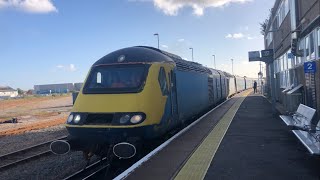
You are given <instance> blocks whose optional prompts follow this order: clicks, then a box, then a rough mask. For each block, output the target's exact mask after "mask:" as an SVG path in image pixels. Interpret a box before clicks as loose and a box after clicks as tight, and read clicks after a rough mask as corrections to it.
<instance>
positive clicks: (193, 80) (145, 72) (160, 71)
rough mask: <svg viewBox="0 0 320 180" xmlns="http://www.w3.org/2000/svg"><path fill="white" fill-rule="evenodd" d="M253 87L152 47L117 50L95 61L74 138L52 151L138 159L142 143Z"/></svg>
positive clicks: (77, 109) (78, 106)
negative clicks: (81, 152) (109, 154)
mask: <svg viewBox="0 0 320 180" xmlns="http://www.w3.org/2000/svg"><path fill="white" fill-rule="evenodd" d="M247 88H250V86H249V87H247V86H246V78H243V77H238V76H233V75H231V74H229V73H226V72H223V71H219V70H215V69H210V68H207V67H204V66H202V65H201V64H199V63H196V62H190V61H186V60H183V59H182V58H181V57H179V56H177V55H174V54H171V53H168V52H165V51H162V50H159V49H155V48H152V47H145V46H137V47H129V48H124V49H120V50H117V51H114V52H112V53H110V54H108V55H106V56H104V57H102V58H101V59H99V60H98V61H97V62H95V63H94V64H93V65H92V67H91V69H90V71H89V73H88V76H87V78H86V80H85V83H84V86H83V87H82V89H81V91H80V92H79V95H78V97H77V99H76V101H75V103H74V106H73V108H72V111H71V113H70V115H69V117H68V119H67V122H66V128H67V130H68V132H69V136H68V140H66V141H55V142H53V143H52V144H51V150H52V151H53V152H54V153H56V154H64V153H66V152H68V151H69V150H70V149H71V150H77V151H83V152H84V153H85V154H86V155H87V156H90V155H93V154H96V155H100V156H105V155H106V152H109V151H108V149H110V148H112V151H113V153H114V154H115V155H116V156H118V157H120V158H130V157H133V156H134V155H135V154H136V152H137V148H136V147H139V144H141V143H143V142H144V141H150V140H151V141H152V139H154V138H157V137H160V136H163V135H164V134H166V133H168V132H169V131H171V130H172V129H174V128H176V127H178V126H181V125H183V124H184V123H185V122H186V121H187V120H189V119H191V118H192V117H194V116H196V115H198V114H201V113H203V112H205V111H207V110H208V109H210V108H212V107H213V106H215V105H217V104H219V103H221V102H222V101H224V100H225V99H226V98H228V97H230V96H232V95H233V94H235V93H237V92H239V91H242V90H245V89H247Z"/></svg>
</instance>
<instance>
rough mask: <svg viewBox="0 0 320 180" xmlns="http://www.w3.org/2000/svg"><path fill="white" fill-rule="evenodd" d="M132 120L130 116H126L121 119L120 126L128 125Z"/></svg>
mask: <svg viewBox="0 0 320 180" xmlns="http://www.w3.org/2000/svg"><path fill="white" fill-rule="evenodd" d="M129 120H130V115H128V114H126V115H123V116H121V118H120V124H126V123H128V121H129Z"/></svg>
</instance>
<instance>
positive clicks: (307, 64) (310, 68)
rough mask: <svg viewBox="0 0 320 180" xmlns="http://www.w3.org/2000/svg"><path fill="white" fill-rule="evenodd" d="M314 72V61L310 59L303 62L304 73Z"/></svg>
mask: <svg viewBox="0 0 320 180" xmlns="http://www.w3.org/2000/svg"><path fill="white" fill-rule="evenodd" d="M315 72H316V62H315V61H310V62H305V63H304V73H315Z"/></svg>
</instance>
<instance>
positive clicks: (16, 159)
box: [0, 136, 67, 171]
mask: <svg viewBox="0 0 320 180" xmlns="http://www.w3.org/2000/svg"><path fill="white" fill-rule="evenodd" d="M66 137H67V136H62V137H59V138H57V139H54V140H50V141H46V142H43V143H40V144H37V145H34V146H31V147H27V148H24V149H21V150H18V151H14V152H10V153H7V154H4V155H1V156H0V171H4V170H6V169H9V168H11V167H13V166H15V165H18V164H22V163H25V162H28V161H32V160H35V159H38V158H40V157H44V156H48V155H50V154H52V152H51V151H50V149H49V146H50V143H51V142H52V141H55V140H61V139H65V138H66Z"/></svg>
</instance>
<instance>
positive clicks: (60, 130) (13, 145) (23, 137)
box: [0, 125, 68, 179]
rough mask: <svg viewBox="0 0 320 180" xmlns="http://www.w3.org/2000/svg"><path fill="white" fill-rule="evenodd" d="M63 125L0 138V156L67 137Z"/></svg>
mask: <svg viewBox="0 0 320 180" xmlns="http://www.w3.org/2000/svg"><path fill="white" fill-rule="evenodd" d="M67 134H68V133H67V130H66V128H65V127H64V125H59V126H53V127H50V128H45V129H41V130H33V131H29V132H26V133H23V134H19V135H11V136H5V137H0V147H1V148H0V155H2V154H6V153H9V152H12V151H17V150H19V149H22V148H26V147H29V146H33V145H36V144H39V143H42V142H45V141H49V140H53V139H56V138H58V137H61V136H65V135H67ZM0 179H1V178H0Z"/></svg>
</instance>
